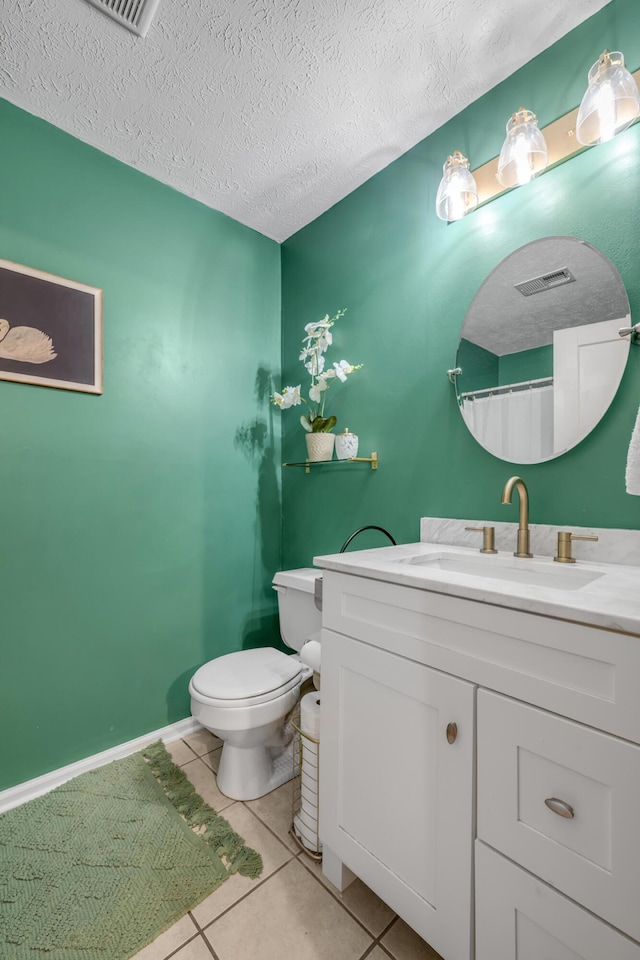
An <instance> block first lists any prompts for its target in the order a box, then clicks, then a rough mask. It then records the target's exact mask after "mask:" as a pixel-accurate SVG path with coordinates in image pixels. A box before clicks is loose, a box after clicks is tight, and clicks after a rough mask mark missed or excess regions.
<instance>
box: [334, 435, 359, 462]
mask: <svg viewBox="0 0 640 960" xmlns="http://www.w3.org/2000/svg"><path fill="white" fill-rule="evenodd" d="M357 456H358V434H357V433H349V428H348V427H347V428H346V429H345V431H344V433H338V434H336V457H337V458H338V460H348V459H349V458H350V457H357Z"/></svg>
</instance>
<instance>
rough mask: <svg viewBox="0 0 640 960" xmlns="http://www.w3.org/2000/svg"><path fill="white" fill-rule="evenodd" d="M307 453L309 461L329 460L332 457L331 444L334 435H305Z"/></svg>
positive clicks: (333, 441) (333, 440)
mask: <svg viewBox="0 0 640 960" xmlns="http://www.w3.org/2000/svg"><path fill="white" fill-rule="evenodd" d="M305 437H306V440H307V451H308V456H309V460H313V461H314V462H318V461H319V460H331V459H332V457H333V444H334V443H335V439H336V437H335V434H333V433H307V434H305Z"/></svg>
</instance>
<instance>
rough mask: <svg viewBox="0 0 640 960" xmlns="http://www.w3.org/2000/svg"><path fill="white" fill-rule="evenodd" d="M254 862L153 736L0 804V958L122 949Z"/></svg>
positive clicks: (76, 957)
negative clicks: (32, 794) (41, 790)
mask: <svg viewBox="0 0 640 960" xmlns="http://www.w3.org/2000/svg"><path fill="white" fill-rule="evenodd" d="M145 758H146V759H145ZM261 870H262V860H261V858H260V856H259V855H258V854H257V853H256V852H255V851H253V850H250V849H249V848H248V847H245V846H244V841H243V840H242V838H241V837H239V836H238V835H237V833H235V832H234V831H233V830H232V829H231V827H230V826H229V824H228V823H227V821H226V820H224V818H223V817H220V816H218V814H217V813H215V811H213V810H212V809H211V808H210V807H209V806H207V804H206V803H205V802H204V801H203V800H202V798H201V797H200V796H198V794H197V793H196V792H195V790H194V788H193V786H192V785H191V783H190V782H189V781H188V780H187V778H186V777H185V775H184V774H183V773H182V771H181V770H180V769H179V767H177V766H176V765H175V764H174V763H173V762H172V760H171V757H170V756H169V754H168V753H167V751H166V750H165V747H164V745H163V744H162V743H160V742H158V743H155V744H153V745H152V746H151V747H149V748H147V749H146V750H144V751H142V753H136V754H133V755H132V756H130V757H125V758H124V759H123V760H116V761H115V762H114V763H110V764H108V765H107V766H104V767H99V768H98V769H97V770H91V771H90V772H89V773H84V774H82V775H81V776H79V777H76V778H75V779H74V780H70V781H69V782H68V783H64V784H62V786H60V787H58V788H57V789H56V790H53V791H52V792H51V793H48V794H46V795H45V796H43V797H38V798H36V799H35V800H32V801H30V802H29V803H25V804H24V805H23V806H21V807H16V808H15V809H14V810H9V811H8V812H7V813H5V814H2V815H0V957H1V958H2V960H36V958H37V960H127V958H129V957H131V956H133V954H135V953H137V952H138V950H141V949H142V947H144V946H145V945H146V944H148V943H150V942H151V941H152V940H154V939H155V938H156V937H157V936H158V935H159V934H160V933H162V932H163V931H164V930H166V929H167V928H168V927H170V926H171V925H172V924H173V923H175V921H176V920H178V919H179V918H180V917H181V916H183V915H184V914H185V913H186V912H187V911H188V910H190V909H191V908H192V907H195V906H196V904H198V903H200V901H201V900H203V899H204V898H205V897H206V896H208V895H209V894H210V893H211V892H212V891H213V890H215V889H216V887H218V886H220V884H221V883H222V882H223V880H225V879H226V878H227V877H228V876H230V875H231V874H232V873H236V872H238V873H242V874H244V875H245V876H250V877H256V876H258V875H259V874H260V872H261Z"/></svg>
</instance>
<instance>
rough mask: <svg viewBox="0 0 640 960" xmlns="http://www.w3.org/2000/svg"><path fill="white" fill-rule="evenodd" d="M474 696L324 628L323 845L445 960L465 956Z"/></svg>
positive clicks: (454, 682)
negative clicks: (454, 731)
mask: <svg viewBox="0 0 640 960" xmlns="http://www.w3.org/2000/svg"><path fill="white" fill-rule="evenodd" d="M474 691H475V687H474V686H473V685H472V684H470V683H466V682H465V681H462V680H458V679H456V678H454V677H451V676H448V675H447V674H443V673H439V672H438V671H436V670H432V669H430V668H429V667H426V666H424V665H422V664H418V663H415V662H413V661H411V660H405V659H403V658H402V657H398V656H396V655H395V654H392V653H388V652H386V651H383V650H380V649H378V648H375V647H370V646H368V645H367V644H365V643H361V642H359V641H356V640H352V639H349V638H347V637H344V636H341V635H339V634H335V633H332V632H331V631H328V630H325V631H323V633H322V714H321V717H322V719H321V759H320V832H321V837H322V840H323V843H324V844H326V845H327V846H328V847H329V848H330V849H331V851H332V852H333V853H334V854H336V855H337V856H338V857H339V858H340V859H341V860H342V862H343V863H344V864H346V866H348V867H349V868H350V869H351V870H352V871H353V872H354V873H355V874H356V875H357V876H359V877H360V878H361V879H362V880H363V881H364V882H365V883H366V884H367V885H368V886H370V887H371V888H372V889H373V890H374V891H375V892H376V893H377V894H378V896H380V897H381V898H382V899H383V900H384V901H385V902H386V903H388V904H389V906H391V907H392V908H393V909H394V910H395V911H396V913H398V915H399V916H401V917H402V918H403V919H404V920H405V921H406V922H407V923H408V924H409V925H410V926H411V927H413V929H414V930H415V931H416V932H417V933H418V934H419V935H420V936H421V937H423V938H424V939H425V940H427V941H428V942H429V943H430V944H431V945H432V946H433V947H434V948H435V949H436V950H437V951H438V952H439V953H440V954H442V956H443V957H444V958H445V960H468V958H469V957H470V955H471V954H470V950H471V945H470V944H471V881H472V877H471V856H472V847H473V837H472V804H473V744H474V730H473V724H474ZM454 723H455V724H456V727H457V730H456V735H455V739H454V737H453V730H452V728H451V727H449V739H448V738H447V727H448V725H449V724H454ZM449 740H452V741H453V742H451V743H450V742H449Z"/></svg>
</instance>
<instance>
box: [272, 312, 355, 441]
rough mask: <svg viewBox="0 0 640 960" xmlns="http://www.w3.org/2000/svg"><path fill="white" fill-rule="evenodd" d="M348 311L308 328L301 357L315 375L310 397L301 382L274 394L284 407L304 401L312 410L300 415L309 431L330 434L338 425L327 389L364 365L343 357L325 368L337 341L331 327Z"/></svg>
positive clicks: (309, 372)
mask: <svg viewBox="0 0 640 960" xmlns="http://www.w3.org/2000/svg"><path fill="white" fill-rule="evenodd" d="M345 313H346V310H338V312H337V313H336V315H335V316H333V317H329V314H328V313H327V314H325V316H324V318H323V319H322V320H320V321H317V322H315V323H308V324H306V326H305V328H304V331H305V336H304V337H303V338H302V349H301V351H300V356H299V357H298V359H299V360H300V361H301V362H302V363H303V364H304V366H305V369H306V371H307V373H308V374H309V375H310V377H311V384H310V387H309V400H308V401H307V400H305V398H304V397H303V396H302V394H301V392H300V390H301V385H300V384H298V386H297V387H285V388H284V389H283V391H282V393H274V394H273V396H272V397H271V402H272V403H274V404H275V405H276V406H277V407H280V409H281V410H287V409H288V408H289V407H293V406H298V404H300V403H304V404H305V405H306V407H307V409H308V411H309V413H308V415H303V416H302V417H300V422H301V424H302V426H303V427H304V429H305V430H307V431H309V432H312V433H319V432H322V433H326V432H328V431H329V430H331V429H332V428H333V427H334V426H335V424H336V418H335V417H334V416H329V417H325V403H326V399H327V392H328V390H329V388H330V387H331V386H332V385H333V384H334V383H335V382H336V381H337V380H340V381H341V382H342V383H344V382H345V380H346V379H347V376H348V375H349V374H350V373H353V372H354V371H355V370H359V369H360V366H361V364H358V365H356V366H354V365H353V364H350V363H347V361H346V360H340V362H339V363H334V364H333V365H332V366H331V367H329V368H328V369H326V370H325V357H324V354H325V353H326V351H327V350H328V349H329V347H330V346H331V344H332V343H333V334H332V333H331V328H332V327H333V325H334V323H335V322H336V320H339V319H340V317H342V316H343V315H344V314H345Z"/></svg>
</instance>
